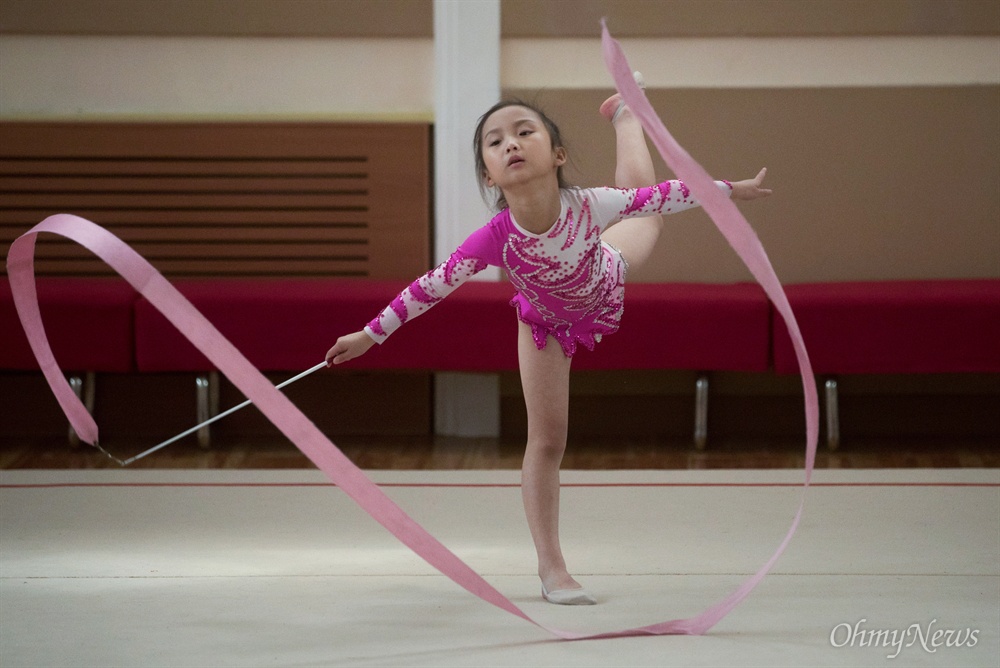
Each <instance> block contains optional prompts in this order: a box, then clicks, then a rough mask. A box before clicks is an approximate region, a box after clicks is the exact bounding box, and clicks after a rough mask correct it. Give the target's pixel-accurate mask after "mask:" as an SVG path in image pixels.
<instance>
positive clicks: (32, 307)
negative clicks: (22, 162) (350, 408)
mask: <svg viewBox="0 0 1000 668" xmlns="http://www.w3.org/2000/svg"><path fill="white" fill-rule="evenodd" d="M603 41H604V53H605V58H606V60H607V62H608V66H609V69H610V70H611V72H612V74H613V76H614V79H615V83H616V85H617V87H618V90H619V91H620V92H621V94H622V97H623V98H624V99H625V101H626V103H627V104H628V105H629V106H630V107H631V108H632V110H633V112H635V113H636V114H637V115H638V117H639V118H640V119H641V120H642V123H643V126H644V127H645V128H646V132H647V133H648V134H649V135H650V136H651V137H652V138H653V141H654V143H655V144H656V146H657V148H658V149H659V150H660V152H661V153H663V155H664V158H665V159H666V161H667V164H668V165H670V167H671V168H672V169H673V170H674V172H675V173H676V174H677V175H678V176H679V177H680V178H682V179H684V180H685V181H686V182H687V183H688V185H689V186H690V188H691V190H692V191H693V192H694V193H695V195H697V196H698V198H699V199H700V201H701V202H702V204H703V206H704V207H705V209H706V211H708V213H709V215H710V216H711V217H712V219H713V220H714V221H715V222H716V224H717V225H718V227H719V229H720V230H722V233H723V234H724V235H725V236H726V238H727V239H728V240H729V242H730V244H732V246H733V248H734V249H735V250H736V252H737V253H739V255H740V257H742V258H743V260H744V261H745V262H746V264H747V266H748V267H750V270H751V271H752V272H753V273H754V276H755V277H756V278H757V280H758V281H759V282H760V283H761V285H762V286H763V287H764V289H765V291H766V292H767V294H768V295H769V296H770V297H771V299H772V301H773V302H774V303H775V305H776V307H777V308H778V310H779V312H780V313H781V315H782V316H783V317H784V318H785V322H786V324H787V325H788V329H789V333H790V334H791V338H792V342H793V344H794V345H795V349H796V352H797V354H798V356H799V363H800V365H801V368H802V378H803V386H804V388H805V393H806V424H807V437H808V443H807V457H806V476H805V484H804V486H803V498H802V502H800V504H799V509H798V512H797V513H796V515H795V518H794V520H793V522H792V526H791V528H790V529H789V531H788V534H787V535H786V536H785V538H784V540H783V541H782V542H781V544H780V545H779V547H778V549H777V551H776V552H775V553H774V555H773V556H772V557H771V558H770V559H769V560H768V561H767V563H766V564H764V566H763V567H761V569H760V570H759V571H757V573H756V574H754V575H753V576H752V577H751V578H749V579H748V580H747V581H746V582H744V583H743V584H742V585H741V586H740V587H739V588H738V589H737V590H736V591H735V592H733V593H732V594H731V595H730V596H728V597H727V598H725V599H723V600H722V601H720V602H719V603H717V604H716V605H713V606H712V607H710V608H709V609H707V610H705V611H704V612H703V613H701V614H700V615H698V616H696V617H692V618H690V619H678V620H673V621H668V622H662V623H660V624H653V625H650V626H644V627H639V628H632V629H625V630H622V631H612V632H607V633H598V634H582V633H576V632H571V631H561V630H558V629H554V628H551V627H548V626H545V625H543V624H540V623H538V622H536V621H535V620H533V619H531V618H530V617H529V616H528V615H527V614H525V613H524V611H522V610H521V609H520V608H518V607H517V606H516V605H514V604H513V603H512V602H511V601H510V600H509V599H508V598H507V597H506V596H504V595H503V594H501V593H500V592H499V591H497V590H496V589H495V588H494V587H493V586H492V585H490V584H489V583H488V582H486V580H484V579H483V578H482V577H481V576H480V575H478V574H477V573H476V572H475V571H474V570H472V568H470V567H469V566H468V565H467V564H466V563H465V562H463V561H462V560H461V559H459V558H458V557H457V556H455V554H454V553H452V552H451V551H450V550H449V549H448V548H447V547H445V546H444V545H443V544H441V543H440V542H439V541H438V540H437V539H435V538H434V537H433V536H431V535H430V534H429V533H428V532H427V531H426V530H425V529H424V528H423V527H421V526H420V525H419V524H417V523H416V522H415V521H414V520H413V519H412V518H410V517H409V516H408V515H407V514H406V513H405V512H404V511H403V510H402V509H401V508H400V507H399V506H398V505H396V503H395V502H393V501H392V499H390V498H389V497H388V496H386V494H385V493H384V492H383V491H382V490H381V489H380V488H379V487H378V485H376V484H375V483H373V482H372V481H371V480H370V479H369V478H368V477H367V476H365V474H364V473H363V472H362V471H361V470H360V469H359V468H358V467H357V466H355V465H354V464H353V463H352V462H351V461H350V460H349V459H348V458H347V457H346V456H345V455H344V454H343V453H342V452H341V451H340V450H339V449H338V448H337V446H335V445H334V444H333V443H332V442H331V441H330V440H329V439H327V438H326V436H324V435H323V434H322V433H321V432H320V431H319V429H317V428H316V426H315V425H314V424H313V423H312V422H311V421H310V420H309V419H308V418H306V416H305V415H303V414H302V413H301V412H300V411H299V409H298V408H296V407H295V405H294V404H292V403H291V401H289V400H288V398H287V397H285V395H284V394H282V393H281V392H279V391H278V390H277V389H275V387H274V386H273V385H272V384H271V383H270V382H269V381H268V380H267V379H266V378H265V377H264V376H263V375H262V374H261V373H260V372H259V371H258V370H257V369H256V368H255V367H254V366H253V365H252V364H250V362H249V361H247V359H246V358H245V357H244V356H243V355H242V354H241V353H240V352H239V351H238V350H237V349H236V348H235V347H234V346H233V345H232V344H231V343H230V342H229V341H228V340H227V339H226V338H225V337H223V336H222V334H220V333H219V331H218V330H217V329H216V328H215V327H214V326H213V325H212V324H211V323H210V322H209V321H208V320H206V319H205V317H204V316H203V315H202V314H201V313H199V312H198V310H197V309H195V308H194V306H193V305H192V304H191V303H190V302H189V301H188V300H187V299H186V298H185V297H184V296H183V295H182V294H181V293H180V292H179V291H178V290H177V289H176V288H175V287H174V286H172V285H171V284H170V283H169V282H168V281H167V280H166V279H165V278H164V277H163V276H162V275H161V274H160V273H159V272H158V271H156V269H154V268H153V266H152V265H151V264H149V262H147V261H146V260H145V259H144V258H142V257H141V256H139V255H138V254H137V253H136V252H135V251H134V250H132V249H131V248H130V247H129V246H128V245H126V244H125V243H124V242H123V241H122V240H120V239H118V238H117V237H115V236H114V235H113V234H111V233H110V232H108V231H107V230H105V229H103V228H101V227H99V226H98V225H95V224H94V223H92V222H90V221H88V220H84V219H83V218H79V217H77V216H72V215H68V214H59V215H55V216H51V217H49V218H46V219H45V220H43V221H42V222H41V223H39V224H38V225H36V226H35V227H33V228H32V229H31V230H29V231H28V232H26V233H25V234H23V235H22V236H20V237H19V238H18V239H16V240H15V241H14V243H13V244H12V245H11V247H10V250H9V251H8V254H7V271H8V275H9V279H10V285H11V290H12V292H13V295H14V302H15V306H16V307H17V311H18V315H19V317H20V319H21V324H22V326H23V327H24V331H25V333H26V334H27V338H28V340H29V341H30V343H31V347H32V350H33V351H34V353H35V357H36V358H37V359H38V363H39V365H40V367H41V369H42V372H43V373H44V374H45V377H46V379H47V380H48V383H49V386H50V387H51V388H52V391H53V393H54V394H55V396H56V399H57V400H58V402H59V404H60V406H61V407H62V409H63V411H64V412H65V413H66V416H67V418H68V419H69V421H70V424H71V425H72V426H73V429H74V430H75V431H76V433H77V434H78V435H79V436H80V438H81V440H83V441H85V442H87V443H90V444H92V445H96V444H97V424H96V423H95V422H94V420H93V418H92V417H91V416H90V414H89V413H88V412H87V410H86V409H85V408H84V406H83V404H82V403H81V401H80V400H79V399H78V398H77V397H76V395H75V394H74V393H73V391H72V389H71V388H70V386H69V383H68V382H67V381H66V378H65V376H64V375H63V374H62V372H61V371H60V369H59V365H58V363H57V362H56V360H55V357H54V355H53V354H52V350H51V348H50V346H49V342H48V338H47V337H46V334H45V328H44V325H43V324H42V319H41V313H40V311H39V308H38V298H37V293H36V289H35V274H34V248H35V238H36V237H37V236H38V234H39V233H41V232H50V233H54V234H58V235H61V236H64V237H66V238H68V239H72V240H73V241H75V242H77V243H79V244H80V245H82V246H84V247H85V248H87V249H89V250H90V251H92V252H93V253H94V254H95V255H97V256H98V257H100V258H101V259H102V260H104V261H105V262H106V263H107V264H108V265H109V266H111V267H112V268H113V269H114V270H115V271H116V272H118V273H119V274H120V275H121V276H122V277H123V278H124V279H125V280H127V281H128V282H129V283H130V284H131V285H132V286H133V287H135V289H136V290H137V291H138V292H140V293H141V294H142V295H143V296H144V297H146V299H148V300H149V301H150V302H151V303H152V304H153V305H154V306H155V307H156V308H157V309H158V310H159V311H160V312H161V313H162V314H163V315H164V316H165V317H166V318H167V319H168V320H169V321H170V322H171V323H172V324H173V325H174V326H175V327H177V329H178V330H180V331H181V332H182V333H183V334H184V336H186V337H187V338H188V339H189V340H190V341H191V342H192V343H193V344H194V345H195V346H196V347H197V348H198V349H199V350H200V351H201V352H202V353H203V354H204V355H205V356H206V357H207V358H208V359H209V360H210V361H211V362H212V364H214V365H215V367H216V368H218V369H219V371H221V372H222V373H223V374H225V375H226V377H227V378H228V379H229V380H230V381H231V382H232V383H233V384H234V385H235V386H236V387H237V388H239V389H240V391H241V392H243V394H244V395H245V396H246V397H247V398H248V399H250V400H251V401H252V402H253V403H254V404H256V406H257V408H259V409H260V411H261V412H262V413H264V415H265V416H267V418H268V419H269V420H270V421H271V422H272V423H274V425H275V426H277V427H278V429H280V430H281V432H282V433H283V434H284V435H285V436H286V437H287V438H288V439H289V440H290V441H291V442H292V443H294V444H295V445H296V446H297V447H298V448H299V449H300V450H301V451H302V452H303V453H304V454H305V455H306V456H307V457H309V459H310V460H312V462H313V463H314V464H315V465H316V466H317V467H318V468H319V469H320V470H321V471H323V472H324V473H325V474H326V475H327V477H328V478H329V479H330V480H331V481H332V482H333V483H334V484H335V485H336V486H337V487H339V488H340V489H342V490H343V491H344V492H346V493H347V495H348V496H350V497H351V498H352V499H353V500H354V501H355V502H356V503H357V504H358V505H359V506H361V507H362V508H363V509H364V510H365V511H366V512H367V513H368V514H369V515H371V516H372V517H373V518H374V519H375V520H377V521H378V522H379V523H380V524H382V525H383V526H384V527H385V528H386V529H388V530H389V532H391V533H392V534H393V535H394V536H395V537H396V538H398V539H399V540H400V541H401V542H402V543H403V544H405V545H406V546H407V547H409V548H410V549H411V550H413V551H414V552H415V553H417V554H418V555H419V556H420V557H421V558H423V559H424V560H425V561H427V562H428V563H429V564H430V565H432V566H433V567H434V568H436V569H438V570H439V571H440V572H441V573H443V574H444V575H446V576H448V577H449V578H451V579H452V580H453V581H454V582H456V583H457V584H458V585H460V586H461V587H463V588H464V589H466V590H468V591H469V592H471V593H472V594H475V595H476V596H478V597H479V598H481V599H483V600H484V601H486V602H488V603H492V604H493V605H495V606H497V607H498V608H500V609H502V610H506V611H507V612H509V613H511V614H513V615H516V616H518V617H520V618H522V619H524V620H526V621H528V622H531V623H532V624H535V625H536V626H539V627H541V628H543V629H545V630H547V631H549V632H550V633H552V634H554V635H555V636H557V637H560V638H563V639H567V640H577V639H584V638H614V637H624V636H635V635H660V634H680V633H683V634H701V633H704V632H706V631H707V630H708V629H710V628H711V627H712V626H714V625H715V624H716V623H717V622H718V621H719V620H720V619H722V618H723V617H724V616H725V615H726V614H728V613H729V611H730V610H732V609H733V608H734V607H735V606H736V605H737V604H739V602H740V601H742V600H743V599H744V598H746V596H747V595H748V594H749V593H750V591H751V590H753V588H754V587H755V586H756V585H757V583H759V582H760V580H761V579H763V577H764V576H765V575H766V574H767V572H768V571H769V570H770V569H771V567H772V566H773V565H774V563H775V561H777V559H778V557H779V556H780V555H781V553H782V552H783V551H784V549H785V547H786V545H787V544H788V542H789V540H791V537H792V535H793V534H794V533H795V529H796V527H797V526H798V523H799V519H800V518H801V516H802V509H803V504H804V501H805V489H806V488H807V487H808V484H809V480H810V477H811V473H812V467H813V461H814V458H815V450H816V440H817V433H818V422H819V420H818V412H819V411H818V403H817V397H816V387H815V382H814V380H813V376H812V371H811V369H810V367H809V361H808V357H807V356H806V352H805V346H804V345H803V343H802V337H801V335H800V333H799V331H798V327H797V326H796V324H795V319H794V317H793V316H792V312H791V308H790V307H789V305H788V301H787V299H786V298H785V296H784V292H783V291H782V289H781V285H780V283H779V282H778V280H777V278H776V277H775V275H774V271H773V269H772V268H771V265H770V262H769V261H768V259H767V256H766V255H765V253H764V250H763V248H762V247H761V245H760V242H759V241H758V240H757V237H756V236H755V235H754V233H753V231H752V230H751V229H750V226H749V225H748V224H747V222H746V221H745V220H744V219H743V217H742V216H741V215H740V213H739V211H738V210H737V209H736V207H735V206H733V204H732V203H731V202H730V201H729V200H728V199H727V198H726V197H724V196H722V195H721V194H720V193H719V191H718V190H717V189H716V188H715V185H714V183H713V181H712V179H711V178H710V177H709V176H708V175H707V174H706V173H705V171H704V170H703V169H702V168H701V167H700V166H699V165H698V164H697V163H696V162H695V161H694V160H693V159H691V157H690V156H688V155H687V153H685V152H684V150H683V149H682V148H680V146H679V145H677V143H676V142H675V141H674V140H673V138H672V137H671V136H670V135H669V134H668V133H667V131H666V128H664V127H663V125H662V123H660V122H659V119H657V117H656V115H655V114H654V113H653V111H652V108H651V107H650V106H649V103H648V102H647V101H646V99H645V97H644V96H643V95H642V93H641V92H640V91H639V89H638V87H637V86H636V85H635V83H634V81H633V80H632V74H631V69H630V68H629V66H628V63H627V62H626V61H625V58H624V55H623V54H622V52H621V48H620V47H619V46H618V44H617V43H616V42H614V41H613V40H612V39H611V37H610V36H609V34H608V32H607V28H606V27H605V28H604V34H603Z"/></svg>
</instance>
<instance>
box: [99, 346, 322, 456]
mask: <svg viewBox="0 0 1000 668" xmlns="http://www.w3.org/2000/svg"><path fill="white" fill-rule="evenodd" d="M325 366H327V364H326V362H320V363H319V364H317V365H316V366H312V367H309V368H308V369H306V370H305V371H303V372H302V373H300V374H298V375H297V376H292V377H291V378H289V379H288V380H286V381H285V382H283V383H278V384H277V385H275V386H274V389H276V390H280V389H281V388H283V387H287V386H289V385H291V384H292V383H294V382H295V381H297V380H301V379H303V378H305V377H306V376H308V375H310V374H313V373H316V372H317V371H319V370H320V369H322V368H323V367H325ZM252 403H253V402H252V401H250V400H249V399H247V400H246V401H244V402H243V403H242V404H238V405H236V406H233V407H232V408H230V409H228V410H225V411H222V412H221V413H219V414H218V415H215V416H212V417H210V418H208V419H207V420H205V421H204V422H199V423H198V424H196V425H195V426H193V427H191V428H190V429H185V430H184V431H182V432H181V433H179V434H177V435H176V436H172V437H170V438H168V439H167V440H165V441H163V442H162V443H157V444H156V445H154V446H153V447H151V448H150V449H149V450H146V451H144V452H140V453H139V454H137V455H136V456H135V457H129V458H128V459H126V460H124V461H122V460H121V459H118V458H117V457H115V456H114V455H112V454H111V453H110V452H105V453H104V454H106V455H107V456H108V457H110V458H111V459H113V460H115V461H116V462H118V463H119V464H121V465H122V466H128V465H129V464H131V463H133V462H137V461H139V460H140V459H142V458H143V457H146V456H148V455H151V454H153V453H154V452H157V451H158V450H162V449H163V448H165V447H167V446H168V445H170V444H171V443H176V442H177V441H179V440H181V439H182V438H184V437H185V436H188V435H189V434H193V433H195V432H196V431H198V430H199V429H201V428H202V427H207V426H208V425H210V424H212V423H214V422H218V421H219V420H221V419H222V418H224V417H227V416H229V415H232V414H233V413H235V412H236V411H240V410H243V409H244V408H246V407H247V406H249V405H250V404H252ZM101 449H103V448H101Z"/></svg>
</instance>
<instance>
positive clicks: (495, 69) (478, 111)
mask: <svg viewBox="0 0 1000 668" xmlns="http://www.w3.org/2000/svg"><path fill="white" fill-rule="evenodd" d="M499 97H500V0H434V199H435V214H434V258H435V262H436V263H440V262H443V261H444V260H446V259H447V258H448V256H449V255H451V253H452V252H453V251H454V250H455V248H457V247H458V245H459V244H460V243H462V242H463V241H465V238H466V237H467V236H468V235H469V234H470V233H471V232H473V231H474V230H475V229H476V228H478V227H480V226H482V225H484V224H485V223H486V221H487V220H489V218H490V211H489V209H488V208H487V207H486V205H485V204H484V202H483V200H482V197H481V196H480V194H479V186H478V183H477V181H476V178H475V160H474V158H473V154H472V135H473V133H474V132H475V129H476V122H477V121H478V120H479V116H480V115H482V113H483V112H484V111H486V110H487V109H489V108H490V107H491V106H493V104H494V103H495V102H496V101H497V100H498V99H499ZM484 274H485V276H484ZM480 277H482V278H485V279H486V280H497V278H498V277H499V273H498V271H497V270H494V269H488V270H486V271H485V272H483V273H482V274H480ZM434 429H435V431H436V432H437V433H438V434H443V435H451V436H499V434H500V383H499V378H498V377H497V375H496V374H466V373H441V374H437V375H436V376H435V381H434Z"/></svg>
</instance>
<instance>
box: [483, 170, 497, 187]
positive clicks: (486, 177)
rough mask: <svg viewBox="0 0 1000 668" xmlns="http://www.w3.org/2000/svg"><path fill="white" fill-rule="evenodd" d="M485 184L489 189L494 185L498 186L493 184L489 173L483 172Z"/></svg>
mask: <svg viewBox="0 0 1000 668" xmlns="http://www.w3.org/2000/svg"><path fill="white" fill-rule="evenodd" d="M483 183H485V184H486V187H487V188H492V187H493V186H494V185H496V184H495V183H493V179H492V178H490V173H489V172H483Z"/></svg>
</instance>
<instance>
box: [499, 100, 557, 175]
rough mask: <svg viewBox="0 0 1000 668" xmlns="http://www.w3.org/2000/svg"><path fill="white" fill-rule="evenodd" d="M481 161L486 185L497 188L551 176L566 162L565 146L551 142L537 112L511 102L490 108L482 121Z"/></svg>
mask: <svg viewBox="0 0 1000 668" xmlns="http://www.w3.org/2000/svg"><path fill="white" fill-rule="evenodd" d="M481 146H482V153H483V164H484V165H485V167H486V173H485V174H483V179H484V181H485V182H486V185H488V186H490V187H493V186H499V187H500V189H501V190H504V189H505V188H509V187H511V186H516V185H518V184H522V183H526V182H529V181H531V180H532V179H535V178H538V177H539V176H542V177H549V176H551V177H552V178H555V176H556V171H557V170H558V168H559V167H560V166H561V165H563V164H565V162H566V150H565V149H564V148H563V147H561V146H553V145H552V138H551V136H550V135H549V132H548V130H547V129H546V127H545V124H544V123H543V122H542V119H541V118H540V117H539V116H538V114H537V113H535V112H534V111H532V110H531V109H527V108H525V107H521V106H517V105H513V106H509V107H504V108H502V109H498V110H497V111H495V112H493V113H492V114H491V115H490V116H489V118H487V119H486V122H485V123H483V134H482V144H481Z"/></svg>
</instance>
